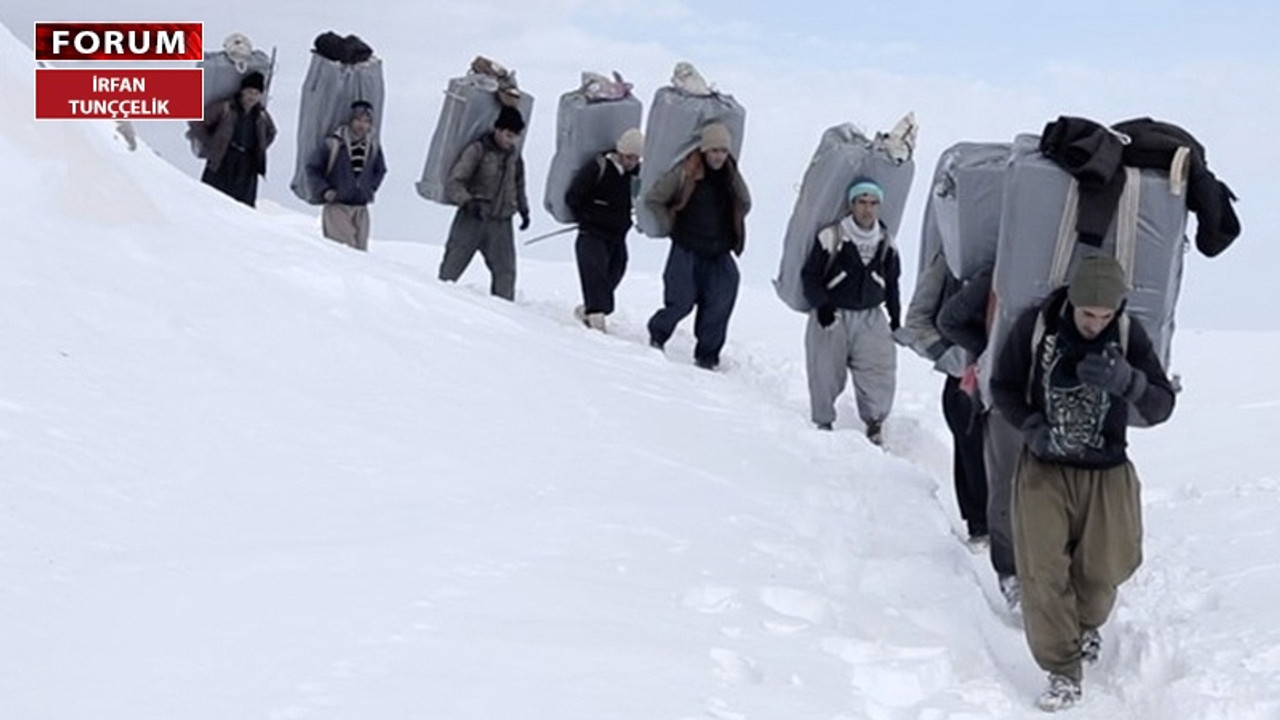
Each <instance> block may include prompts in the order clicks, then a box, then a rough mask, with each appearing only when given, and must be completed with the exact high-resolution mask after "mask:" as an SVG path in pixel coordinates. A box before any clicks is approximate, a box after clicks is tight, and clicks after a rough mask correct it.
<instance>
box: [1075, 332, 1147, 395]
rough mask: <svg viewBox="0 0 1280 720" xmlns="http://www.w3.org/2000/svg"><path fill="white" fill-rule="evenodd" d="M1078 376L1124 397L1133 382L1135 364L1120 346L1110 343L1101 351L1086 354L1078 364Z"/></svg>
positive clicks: (1090, 383) (1084, 381)
mask: <svg viewBox="0 0 1280 720" xmlns="http://www.w3.org/2000/svg"><path fill="white" fill-rule="evenodd" d="M1076 377H1078V378H1080V382H1083V383H1088V384H1089V385H1094V386H1096V387H1100V388H1102V389H1103V390H1106V391H1107V392H1108V393H1111V394H1112V395H1120V396H1122V397H1123V396H1124V395H1125V393H1127V392H1128V391H1129V387H1130V386H1131V385H1132V384H1133V366H1132V365H1130V364H1129V361H1128V360H1126V359H1125V357H1124V355H1123V354H1122V353H1121V352H1120V349H1119V348H1117V347H1115V346H1114V345H1108V346H1107V348H1106V350H1104V351H1103V352H1101V353H1091V354H1089V355H1086V356H1085V358H1084V359H1083V360H1081V361H1080V362H1079V363H1078V364H1077V365H1076Z"/></svg>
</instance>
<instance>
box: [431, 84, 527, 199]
mask: <svg viewBox="0 0 1280 720" xmlns="http://www.w3.org/2000/svg"><path fill="white" fill-rule="evenodd" d="M497 91H498V82H497V80H496V79H494V78H493V77H490V76H488V75H484V74H482V73H474V72H473V73H468V74H466V75H464V76H462V77H456V78H452V79H450V80H449V88H448V90H446V91H445V94H444V103H443V104H442V105H441V106H440V119H439V120H438V121H437V122H436V129H435V131H434V132H433V133H432V135H431V146H430V147H429V148H428V149H427V160H426V162H425V163H424V164H423V167H422V179H421V180H419V181H418V182H417V183H416V187H417V189H418V194H419V195H421V196H422V197H424V198H426V199H427V200H433V201H435V202H438V203H442V204H445V205H448V204H450V203H449V199H448V198H447V197H445V192H444V190H445V184H447V183H448V182H449V171H450V170H452V169H453V164H454V163H455V162H457V160H458V156H459V155H461V154H462V151H463V150H464V149H465V148H466V147H467V145H470V144H471V143H472V142H474V141H476V140H478V139H480V138H481V137H483V136H484V135H485V133H488V132H492V131H493V123H494V121H496V120H497V119H498V113H499V112H501V110H502V103H501V102H500V101H499V100H498V96H497V94H496V93H497ZM517 107H518V109H519V110H520V115H521V116H522V117H523V118H524V122H525V132H524V133H522V134H521V135H520V140H519V141H518V142H517V147H521V146H523V144H524V138H525V137H526V136H527V135H528V133H529V130H528V127H529V124H530V120H531V119H532V117H533V96H532V95H530V94H528V93H525V92H522V93H520V100H519V104H518V105H517Z"/></svg>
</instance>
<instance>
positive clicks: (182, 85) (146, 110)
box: [36, 68, 204, 120]
mask: <svg viewBox="0 0 1280 720" xmlns="http://www.w3.org/2000/svg"><path fill="white" fill-rule="evenodd" d="M203 117H204V72H203V71H202V70H199V69H195V68H192V69H185V68H180V69H161V68H150V69H142V70H118V69H109V70H108V69H103V70H82V69H78V68H68V69H58V70H45V69H37V70H36V119H37V120H200V119H202V118H203Z"/></svg>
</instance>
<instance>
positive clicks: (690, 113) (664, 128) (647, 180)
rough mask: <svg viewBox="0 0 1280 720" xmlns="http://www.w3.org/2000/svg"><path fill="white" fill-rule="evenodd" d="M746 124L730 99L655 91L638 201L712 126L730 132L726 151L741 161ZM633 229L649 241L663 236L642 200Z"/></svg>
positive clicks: (667, 89)
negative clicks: (703, 129)
mask: <svg viewBox="0 0 1280 720" xmlns="http://www.w3.org/2000/svg"><path fill="white" fill-rule="evenodd" d="M746 121H747V111H746V110H745V109H743V107H742V106H741V105H739V104H738V101H736V100H734V99H733V96H732V95H725V94H722V93H715V92H713V93H710V94H707V95H699V94H693V93H688V92H685V91H682V90H679V89H677V88H675V87H672V86H667V87H661V88H658V90H657V92H655V93H654V95H653V104H652V105H650V106H649V120H648V122H647V123H646V126H645V132H644V164H643V165H641V166H640V197H641V198H643V197H644V196H645V195H646V194H648V192H649V190H650V189H652V188H653V186H654V185H655V184H656V183H657V182H658V179H659V178H661V177H662V175H663V174H664V173H666V172H667V171H668V170H670V169H671V168H673V167H675V166H676V164H677V163H679V162H680V161H681V160H683V159H684V157H685V156H686V155H688V154H689V152H690V151H692V150H694V149H696V148H697V147H698V141H699V140H700V139H701V134H702V128H703V127H704V126H706V125H709V124H711V123H713V122H718V123H722V124H723V125H724V126H725V127H727V128H729V133H730V135H732V140H731V143H730V145H731V146H732V147H730V148H729V151H730V152H731V153H732V154H733V157H734V158H740V157H741V156H742V155H741V153H742V135H743V131H744V129H745V128H746ZM636 227H637V228H638V229H639V230H640V232H642V233H644V234H645V235H648V236H649V237H655V238H656V237H663V236H664V233H663V232H662V231H661V229H660V228H661V223H659V221H658V218H656V217H654V215H653V211H652V210H650V209H649V208H648V207H647V206H646V204H645V203H644V202H643V200H642V201H640V202H637V203H636Z"/></svg>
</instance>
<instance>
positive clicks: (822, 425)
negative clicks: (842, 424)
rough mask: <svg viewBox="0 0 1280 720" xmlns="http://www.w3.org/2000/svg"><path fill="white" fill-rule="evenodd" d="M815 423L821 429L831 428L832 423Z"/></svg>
mask: <svg viewBox="0 0 1280 720" xmlns="http://www.w3.org/2000/svg"><path fill="white" fill-rule="evenodd" d="M814 425H815V426H817V428H818V429H819V430H830V429H831V423H814Z"/></svg>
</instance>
